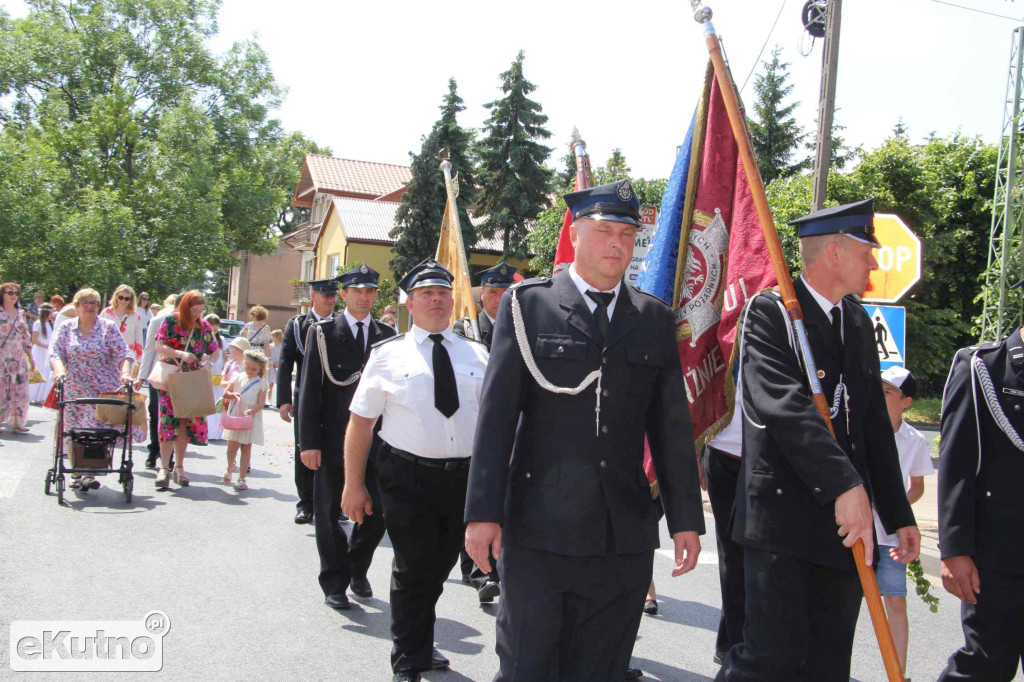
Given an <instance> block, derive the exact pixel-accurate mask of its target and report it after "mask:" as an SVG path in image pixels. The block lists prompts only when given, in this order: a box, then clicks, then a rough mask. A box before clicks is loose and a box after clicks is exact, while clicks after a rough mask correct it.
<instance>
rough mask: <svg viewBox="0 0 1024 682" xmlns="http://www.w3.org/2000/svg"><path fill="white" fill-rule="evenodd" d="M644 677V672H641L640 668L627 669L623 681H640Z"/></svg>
mask: <svg viewBox="0 0 1024 682" xmlns="http://www.w3.org/2000/svg"><path fill="white" fill-rule="evenodd" d="M643 676H644V671H643V670H641V669H640V668H627V669H626V676H625V677H623V678H622V679H624V680H639V679H640V678H641V677H643Z"/></svg>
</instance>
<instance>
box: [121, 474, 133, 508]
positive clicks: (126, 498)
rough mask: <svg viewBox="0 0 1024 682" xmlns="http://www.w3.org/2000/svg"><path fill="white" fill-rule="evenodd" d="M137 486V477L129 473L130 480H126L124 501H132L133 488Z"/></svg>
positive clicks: (129, 502)
mask: <svg viewBox="0 0 1024 682" xmlns="http://www.w3.org/2000/svg"><path fill="white" fill-rule="evenodd" d="M134 488H135V479H134V478H133V477H132V476H131V475H130V474H129V476H128V480H126V481H125V482H124V501H125V502H126V503H128V504H131V503H132V490H133V489H134Z"/></svg>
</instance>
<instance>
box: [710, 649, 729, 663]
mask: <svg viewBox="0 0 1024 682" xmlns="http://www.w3.org/2000/svg"><path fill="white" fill-rule="evenodd" d="M727 653H728V652H727V651H716V652H715V655H714V656H712V657H711V660H712V661H714V662H715V663H717V664H718V665H722V664H723V663H725V655H726V654H727Z"/></svg>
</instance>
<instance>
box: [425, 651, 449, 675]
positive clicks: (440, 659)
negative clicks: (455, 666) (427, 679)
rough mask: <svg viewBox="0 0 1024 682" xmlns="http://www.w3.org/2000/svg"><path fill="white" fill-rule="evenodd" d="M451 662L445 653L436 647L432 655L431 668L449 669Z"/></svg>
mask: <svg viewBox="0 0 1024 682" xmlns="http://www.w3.org/2000/svg"><path fill="white" fill-rule="evenodd" d="M451 664H452V662H451V661H449V660H448V659H447V658H445V655H444V654H442V653H441V652H440V651H438V650H437V649H434V651H433V652H432V653H431V655H430V669H431V670H447V669H448V666H450V665H451Z"/></svg>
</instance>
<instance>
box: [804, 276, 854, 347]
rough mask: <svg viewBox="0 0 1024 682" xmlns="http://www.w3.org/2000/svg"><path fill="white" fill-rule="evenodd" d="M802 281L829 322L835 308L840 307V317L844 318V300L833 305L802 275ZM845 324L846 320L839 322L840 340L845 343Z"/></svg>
mask: <svg viewBox="0 0 1024 682" xmlns="http://www.w3.org/2000/svg"><path fill="white" fill-rule="evenodd" d="M800 279H801V280H802V281H803V283H804V286H806V287H807V291H809V292H810V293H811V296H812V297H813V298H814V300H815V302H816V303H817V304H818V305H819V306H820V307H821V309H822V311H823V312H824V313H825V317H827V318H828V321H829V322H831V321H832V308H835V307H836V306H839V317H840V318H842V316H843V300H842V299H839V302H838V303H833V302H832V301H830V300H828V299H827V298H825V297H824V296H822V295H821V294H819V293H818V292H817V291H816V290H815V289H814V287H812V286H811V285H810V283H809V282H808V281H807V280H806V279H804V276H803V275H800ZM843 322H844V320H842V319H840V320H839V336H840V338H842V339H843V341H845V340H846V327H845V325H844V324H843Z"/></svg>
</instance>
